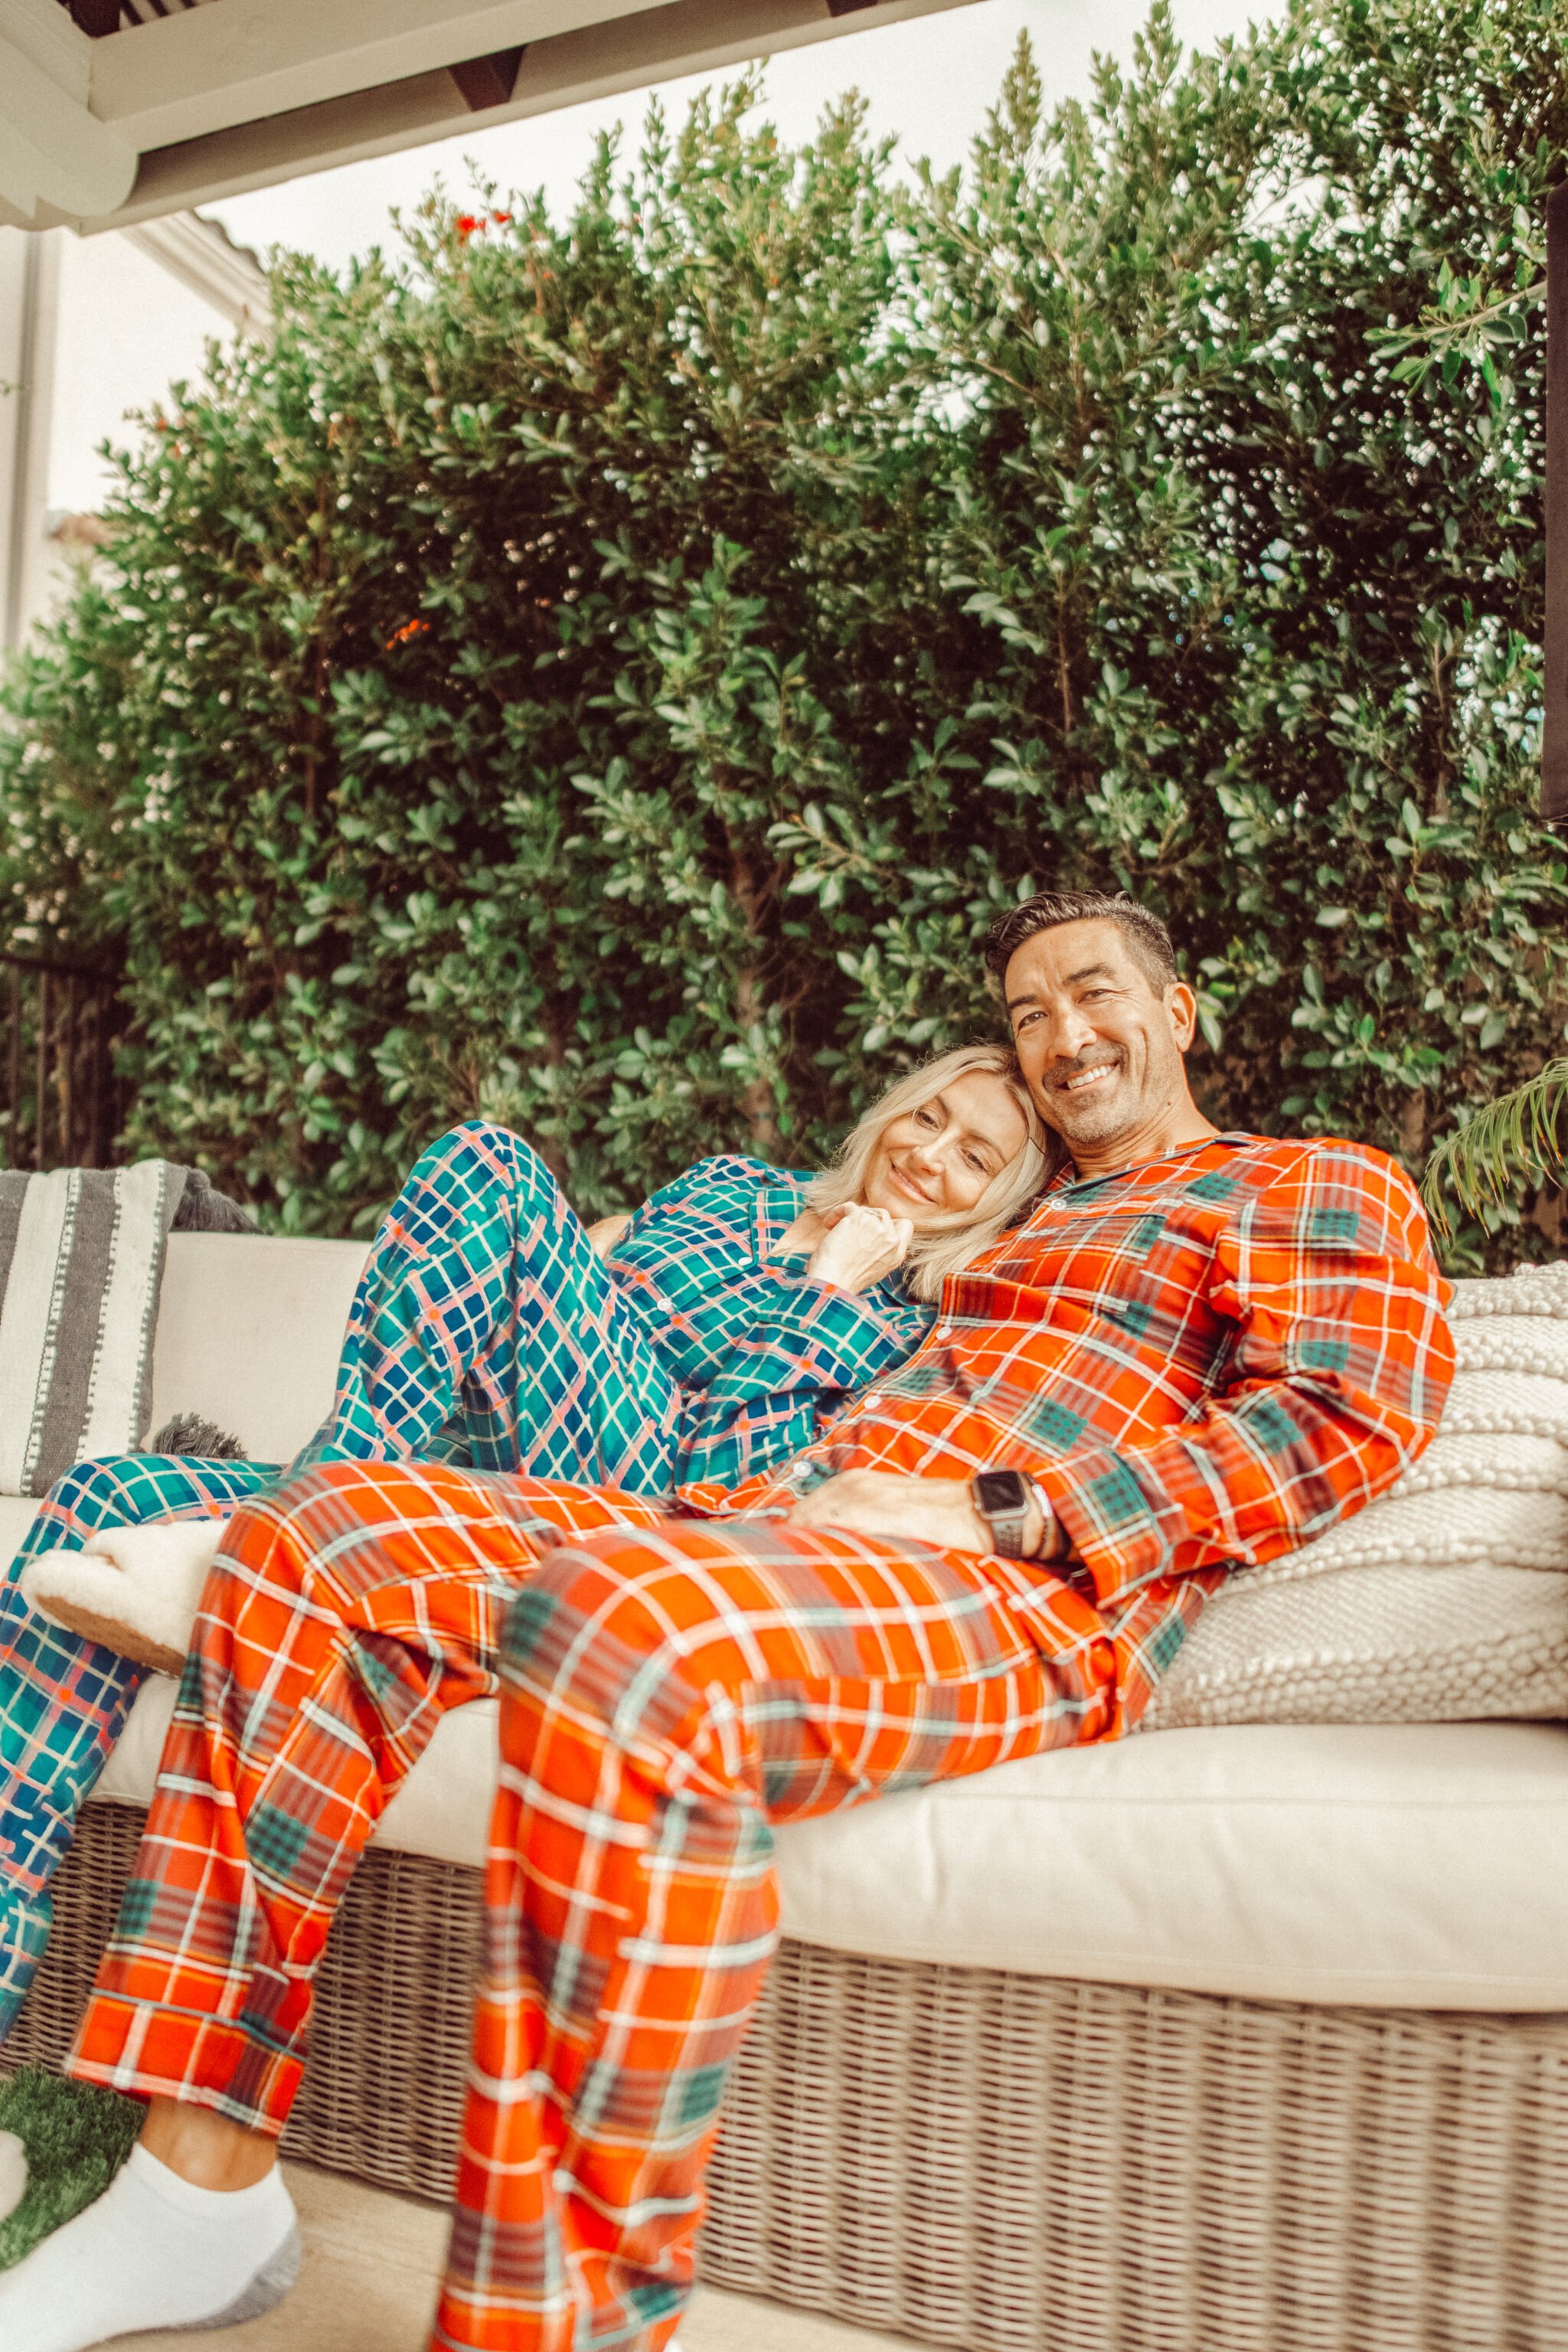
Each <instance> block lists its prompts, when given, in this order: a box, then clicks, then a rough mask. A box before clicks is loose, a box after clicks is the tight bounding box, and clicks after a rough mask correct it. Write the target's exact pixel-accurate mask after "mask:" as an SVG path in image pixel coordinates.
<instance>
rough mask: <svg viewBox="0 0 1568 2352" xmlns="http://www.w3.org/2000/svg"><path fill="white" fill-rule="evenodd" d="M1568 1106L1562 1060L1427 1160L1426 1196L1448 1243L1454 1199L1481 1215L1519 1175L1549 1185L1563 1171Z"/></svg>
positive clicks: (1567, 1074)
mask: <svg viewBox="0 0 1568 2352" xmlns="http://www.w3.org/2000/svg"><path fill="white" fill-rule="evenodd" d="M1564 1108H1568V1059H1559V1060H1557V1061H1555V1062H1548V1063H1547V1065H1546V1067H1545V1068H1544V1069H1543V1070H1540V1071H1538V1072H1537V1073H1536V1075H1535V1076H1534V1077H1533V1078H1528V1079H1526V1081H1525V1083H1524V1085H1523V1086H1521V1087H1514V1088H1513V1090H1512V1092H1511V1093H1510V1094H1506V1095H1500V1096H1499V1097H1498V1098H1497V1100H1496V1102H1489V1103H1488V1104H1487V1106H1486V1108H1485V1109H1484V1110H1479V1111H1477V1113H1476V1115H1475V1117H1474V1118H1470V1119H1468V1120H1467V1121H1466V1123H1465V1125H1464V1126H1463V1127H1461V1128H1458V1129H1455V1131H1454V1133H1453V1134H1452V1135H1446V1136H1445V1137H1444V1138H1443V1140H1442V1142H1441V1143H1439V1144H1438V1145H1437V1147H1436V1150H1434V1152H1433V1153H1432V1156H1431V1158H1430V1159H1429V1160H1427V1162H1426V1174H1425V1176H1423V1178H1422V1180H1421V1197H1422V1199H1423V1200H1424V1201H1425V1202H1426V1207H1427V1211H1428V1213H1429V1214H1430V1216H1431V1219H1432V1222H1433V1223H1434V1224H1435V1225H1436V1228H1437V1231H1438V1232H1439V1233H1440V1234H1442V1235H1443V1236H1444V1238H1445V1239H1447V1236H1448V1234H1450V1232H1451V1231H1452V1226H1451V1224H1450V1223H1449V1218H1448V1202H1449V1200H1450V1199H1453V1200H1456V1201H1458V1203H1459V1205H1460V1207H1461V1208H1463V1209H1468V1211H1469V1213H1470V1214H1471V1215H1472V1216H1479V1214H1480V1213H1481V1211H1482V1210H1483V1209H1486V1208H1491V1207H1495V1205H1496V1204H1497V1202H1500V1200H1501V1199H1502V1197H1503V1195H1504V1194H1505V1193H1506V1192H1508V1190H1509V1189H1510V1185H1511V1184H1512V1183H1513V1182H1514V1181H1515V1180H1516V1179H1517V1178H1518V1177H1521V1176H1525V1177H1534V1178H1536V1179H1537V1180H1538V1181H1546V1180H1547V1179H1548V1178H1552V1177H1558V1176H1561V1175H1562V1174H1563V1171H1564V1168H1565V1167H1568V1154H1565V1153H1564V1150H1563V1139H1562V1135H1561V1131H1560V1129H1561V1120H1562V1115H1563V1110H1564Z"/></svg>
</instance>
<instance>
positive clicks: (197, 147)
mask: <svg viewBox="0 0 1568 2352" xmlns="http://www.w3.org/2000/svg"><path fill="white" fill-rule="evenodd" d="M51 5H53V0H51ZM233 5H236V0H219V5H215V6H213V7H211V8H203V9H196V10H193V11H192V12H191V13H192V15H194V16H221V15H222V14H223V13H224V10H225V9H226V8H228V7H232V6H233ZM954 5H956V6H964V5H970V0H880V5H878V6H876V7H874V8H865V9H856V10H854V11H853V12H850V13H843V14H838V15H835V13H834V12H833V11H832V10H831V9H830V7H829V6H828V5H827V0H667V5H663V6H658V7H652V8H647V9H645V10H643V11H642V12H640V13H639V14H637V15H636V16H624V15H623V16H619V17H618V18H616V20H614V21H610V22H605V23H602V24H598V25H595V26H590V27H588V28H585V29H584V30H582V31H579V32H572V33H563V34H560V35H558V36H556V37H554V38H552V39H546V40H537V41H534V42H531V43H530V45H529V46H528V47H527V48H526V50H525V52H524V55H523V58H522V63H521V68H520V70H519V73H518V77H517V81H516V84H515V86H514V88H513V90H512V94H511V98H510V101H509V102H508V103H507V104H506V105H504V106H498V107H495V108H492V109H489V110H487V111H486V112H485V113H483V114H482V115H477V114H474V113H472V112H470V111H469V110H468V107H467V106H466V105H465V104H464V102H463V100H462V99H461V98H460V96H459V94H458V90H457V89H456V86H455V85H454V83H453V81H452V78H451V76H450V74H449V73H447V72H445V71H440V72H432V73H425V74H418V75H413V76H410V77H408V78H406V79H403V80H400V81H395V82H391V83H387V84H384V86H382V87H381V88H379V89H362V90H359V91H357V92H355V93H354V94H353V95H352V96H349V97H345V98H341V99H334V100H329V101H327V102H326V103H323V104H319V105H313V106H307V107H300V108H298V109H295V110H291V111H289V112H288V113H285V114H281V115H277V116H274V117H272V118H271V119H270V120H268V121H252V122H247V123H242V124H239V125H237V126H236V127H235V128H233V129H231V130H227V131H216V132H213V133H211V134H209V135H207V136H205V137H204V138H199V139H191V140H185V141H181V142H174V143H172V144H170V145H169V146H166V147H163V148H161V149H158V150H156V151H154V152H152V153H149V154H146V155H144V156H143V157H142V169H141V172H140V173H139V174H138V177H137V181H136V185H135V187H134V189H133V190H132V194H131V195H130V197H129V199H128V200H127V202H125V203H124V204H122V205H120V206H118V207H117V208H116V209H115V210H114V211H113V212H112V213H107V214H104V215H99V216H98V217H96V218H89V219H84V220H82V222H81V223H80V226H82V228H83V229H84V230H87V231H89V232H90V231H93V230H99V229H107V228H116V227H120V226H123V225H124V224H125V223H126V222H129V221H135V220H148V219H152V218H153V217H155V216H156V215H160V214H163V213H169V212H179V211H183V210H184V209H186V208H187V207H189V206H191V205H199V204H206V203H211V202H215V201H216V199H217V198H219V197H222V196H231V195H241V194H247V192H248V191H249V190H251V189H253V188H266V187H273V186H276V185H277V184H278V183H279V181H282V180H289V179H295V178H298V177H299V176H300V174H302V173H308V172H317V171H327V170H331V169H332V168H333V167H334V166H336V165H338V164H341V163H359V162H361V161H363V159H364V158H365V157H366V156H371V155H389V154H394V153H395V152H398V151H399V150H400V149H403V148H407V147H413V146H419V145H423V144H425V143H426V142H428V141H432V140H437V139H447V138H452V137H455V136H458V135H459V134H460V133H461V132H462V131H465V130H468V129H469V128H471V127H472V128H477V127H478V126H479V124H481V123H482V124H483V125H484V127H485V128H486V129H489V126H490V125H491V124H492V123H498V122H514V121H523V120H525V119H526V118H528V117H529V116H531V115H536V114H548V113H552V112H554V111H555V110H558V109H560V108H562V107H566V106H576V105H580V104H582V103H583V102H584V100H590V99H599V98H610V97H616V96H617V95H619V93H620V92H622V91H623V90H635V89H647V87H648V85H649V84H650V83H653V82H656V81H672V80H675V79H678V78H679V76H681V75H684V74H695V73H710V72H714V71H719V70H722V69H723V68H725V67H729V66H735V65H740V64H743V63H745V62H746V61H748V60H749V59H751V58H759V57H763V56H764V55H766V54H768V53H769V52H775V53H776V52H777V51H779V50H782V49H791V48H799V47H804V46H805V44H807V43H808V42H812V41H820V40H823V39H826V38H830V37H833V36H834V35H836V34H839V33H864V32H868V31H869V30H870V29H871V28H872V27H873V26H877V25H889V24H900V23H903V22H905V21H907V20H908V19H909V18H910V17H911V16H931V15H934V14H935V13H937V12H938V11H939V10H941V9H944V8H947V7H951V6H954ZM149 29H157V28H149ZM114 38H115V39H117V40H119V39H125V40H130V39H132V38H134V39H141V38H142V33H141V32H138V33H136V34H134V35H130V34H126V35H115V36H114ZM97 46H98V47H100V48H102V47H106V46H108V45H107V44H106V43H104V42H100V43H99V44H98V45H97Z"/></svg>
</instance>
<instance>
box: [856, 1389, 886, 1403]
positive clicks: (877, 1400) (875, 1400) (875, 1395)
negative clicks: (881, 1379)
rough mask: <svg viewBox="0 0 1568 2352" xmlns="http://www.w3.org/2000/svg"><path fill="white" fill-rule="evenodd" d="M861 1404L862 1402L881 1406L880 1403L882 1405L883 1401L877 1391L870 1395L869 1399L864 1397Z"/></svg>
mask: <svg viewBox="0 0 1568 2352" xmlns="http://www.w3.org/2000/svg"><path fill="white" fill-rule="evenodd" d="M860 1402H861V1403H862V1404H880V1403H881V1402H882V1400H881V1397H880V1396H879V1394H878V1393H877V1392H876V1391H872V1393H871V1395H869V1396H868V1397H862V1398H861V1400H860Z"/></svg>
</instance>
